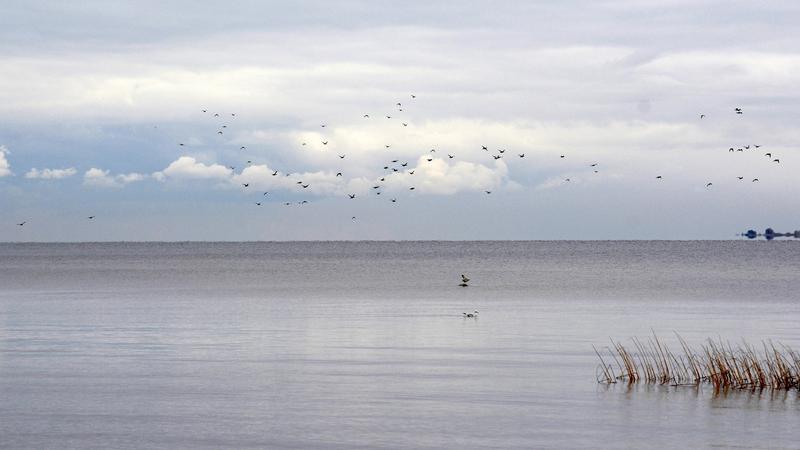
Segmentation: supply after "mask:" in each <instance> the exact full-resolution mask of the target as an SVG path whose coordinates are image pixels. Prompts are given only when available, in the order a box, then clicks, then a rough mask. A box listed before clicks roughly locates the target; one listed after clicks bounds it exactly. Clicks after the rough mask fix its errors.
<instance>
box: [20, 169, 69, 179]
mask: <svg viewBox="0 0 800 450" xmlns="http://www.w3.org/2000/svg"><path fill="white" fill-rule="evenodd" d="M76 173H78V171H77V170H75V168H74V167H68V168H66V169H42V170H39V169H37V168H35V167H34V168H33V169H31V170H29V171H28V173H26V174H25V178H30V179H42V180H60V179H62V178H67V177H71V176H73V175H75V174H76Z"/></svg>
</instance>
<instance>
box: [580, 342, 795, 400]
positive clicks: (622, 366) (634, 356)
mask: <svg viewBox="0 0 800 450" xmlns="http://www.w3.org/2000/svg"><path fill="white" fill-rule="evenodd" d="M676 337H677V339H678V342H679V343H680V348H681V349H680V351H679V352H678V353H674V352H673V351H672V350H671V349H670V348H669V346H668V345H667V344H666V343H665V342H663V341H662V340H660V339H659V338H658V336H656V334H655V333H653V335H652V336H650V337H648V338H647V339H646V340H641V339H639V338H635V337H634V338H632V339H631V344H630V345H629V346H628V347H626V346H625V345H623V344H622V343H621V342H619V341H614V340H613V339H612V340H611V346H609V347H606V348H605V349H604V351H600V350H598V349H597V348H595V347H594V346H592V348H593V349H594V352H595V354H596V355H597V357H598V358H599V359H600V365H599V366H598V370H597V381H598V382H599V383H605V384H611V383H617V382H622V383H627V384H633V383H637V382H644V383H650V384H662V385H672V386H696V385H699V384H701V383H707V384H710V385H712V386H713V387H714V389H715V390H720V389H765V388H772V389H800V354H798V353H797V352H795V351H794V350H792V349H791V348H789V347H787V346H785V345H780V344H777V345H776V344H774V343H773V342H772V341H764V342H762V343H761V346H760V347H759V348H756V347H754V346H752V345H750V344H748V343H747V342H742V343H741V344H737V345H732V344H731V343H730V342H724V341H722V339H719V340H717V341H715V340H713V339H708V340H706V342H705V343H704V344H703V345H700V346H699V348H698V349H697V350H695V349H693V348H692V347H691V346H689V344H687V343H686V341H685V340H683V338H682V337H681V336H679V335H677V333H676ZM629 348H630V349H629ZM604 355H606V357H604Z"/></svg>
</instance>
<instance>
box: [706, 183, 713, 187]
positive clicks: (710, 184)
mask: <svg viewBox="0 0 800 450" xmlns="http://www.w3.org/2000/svg"><path fill="white" fill-rule="evenodd" d="M713 184H714V183H708V184H707V185H706V187H711V186H712V185H713Z"/></svg>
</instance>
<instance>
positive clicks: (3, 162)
mask: <svg viewBox="0 0 800 450" xmlns="http://www.w3.org/2000/svg"><path fill="white" fill-rule="evenodd" d="M7 154H8V149H7V148H6V147H5V146H4V145H0V177H5V176H8V175H11V164H9V163H8V159H6V155H7Z"/></svg>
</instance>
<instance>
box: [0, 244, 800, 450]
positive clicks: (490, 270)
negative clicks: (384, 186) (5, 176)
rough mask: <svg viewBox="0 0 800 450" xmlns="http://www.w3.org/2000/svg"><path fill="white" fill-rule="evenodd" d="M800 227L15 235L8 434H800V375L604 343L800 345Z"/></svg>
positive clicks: (200, 439)
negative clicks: (793, 381)
mask: <svg viewBox="0 0 800 450" xmlns="http://www.w3.org/2000/svg"><path fill="white" fill-rule="evenodd" d="M798 250H800V246H798V243H795V242H743V241H731V242H384V243H377V242H363V243H359V242H353V243H336V242H329V243H321V242H320V243H316V242H315V243H175V244H145V243H140V244H2V245H0V446H3V447H9V448H36V449H42V448H142V447H146V448H176V447H177V448H256V447H257V448H297V449H313V448H342V449H345V448H347V449H351V448H497V449H513V448H543V447H566V448H575V447H603V448H619V447H625V448H641V447H653V448H656V447H657V448H664V447H673V448H687V447H688V448H693V447H694V448H697V447H712V446H714V447H717V446H719V447H772V448H798V447H800V444H798V439H797V438H798V436H800V434H798V432H797V431H796V430H797V424H798V423H799V422H800V399H799V398H798V392H797V391H796V390H792V391H788V392H771V391H762V392H749V391H746V392H733V393H728V394H714V392H713V391H712V390H711V389H710V388H707V387H702V388H700V389H694V388H671V387H660V386H636V387H633V388H628V387H626V386H622V385H614V386H610V387H606V386H602V385H598V384H597V383H596V381H595V370H596V367H597V360H596V357H595V355H594V353H593V351H592V347H591V346H592V345H593V344H594V345H597V346H602V345H605V344H607V342H608V339H609V338H618V339H626V338H628V337H630V336H634V335H636V336H646V335H648V334H649V333H651V330H655V331H656V332H657V333H659V335H660V336H661V337H663V338H665V339H666V340H671V339H672V332H673V331H678V332H680V333H681V334H682V336H683V337H684V338H685V339H686V340H688V341H689V342H690V343H698V344H699V343H701V341H702V340H703V339H704V338H706V337H717V336H719V337H722V338H723V339H731V340H733V341H737V340H739V339H742V338H746V339H749V340H751V341H760V340H761V339H767V338H771V339H776V340H780V341H781V342H783V343H786V344H789V345H792V346H794V347H795V348H800V327H798V326H797V323H798V320H799V319H800V302H798V297H799V296H800V294H798V293H800V279H798V276H797V268H798V267H800V252H799V251H798ZM461 273H466V274H468V276H470V278H472V282H471V283H470V284H471V286H470V287H468V288H460V287H458V286H457V284H458V283H459V282H460V274H461ZM474 309H477V310H479V311H480V314H479V318H478V319H475V320H472V319H464V318H463V317H461V314H462V312H464V311H472V310H474Z"/></svg>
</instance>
